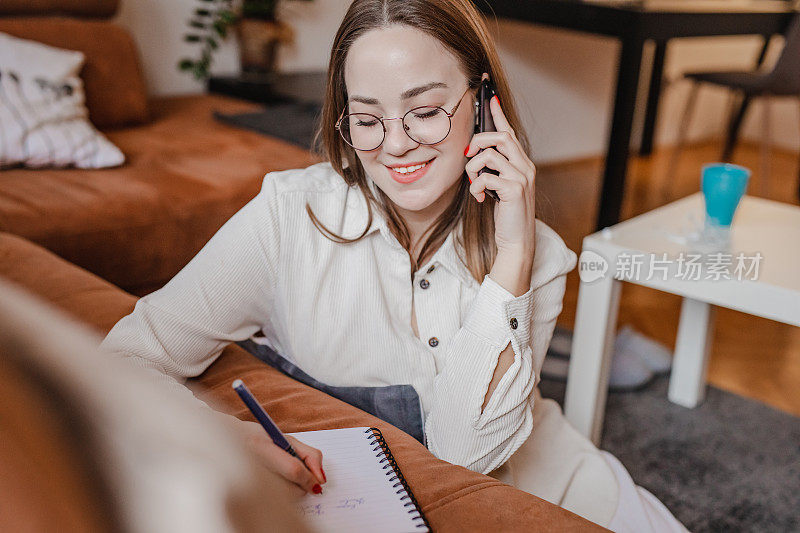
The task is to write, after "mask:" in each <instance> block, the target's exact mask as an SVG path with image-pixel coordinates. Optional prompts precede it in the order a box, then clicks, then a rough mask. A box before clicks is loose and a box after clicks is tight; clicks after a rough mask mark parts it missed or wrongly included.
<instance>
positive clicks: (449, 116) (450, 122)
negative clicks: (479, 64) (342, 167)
mask: <svg viewBox="0 0 800 533" xmlns="http://www.w3.org/2000/svg"><path fill="white" fill-rule="evenodd" d="M471 89H472V87H470V86H469V85H467V90H466V91H464V93H463V94H462V95H461V98H459V99H458V103H457V104H456V105H455V107H454V108H453V110H452V111H451V112H450V113H448V112H447V110H445V109H444V108H443V107H440V106H438V105H421V106H417V107H415V108H413V109H409V110H408V111H406V112H405V114H404V115H403V116H402V117H392V118H381V117H379V116H376V115H373V114H372V113H348V115H369V116H371V117H375V119H376V120H378V121H379V122H380V123H381V128H383V139H381V142H380V143H379V144H378V146H376V147H375V148H370V149H369V150H364V149H361V148H356V147H355V146H353V145H352V144H350V143H349V142H348V140H347V139H345V137H344V133H343V132H342V128H341V124H342V120H343V119H344V117H346V116H347V115H345V113H344V111H345V109H347V106H345V109H342V112H341V113H339V119H338V120H337V121H336V125H335V126H334V127H335V128H336V130H337V131H338V132H339V135H340V136H341V137H342V140H343V141H344V142H346V143H347V145H348V146H350V147H351V148H353V150H358V151H359V152H372V151H375V150H377V149H378V148H380V147H381V146H383V141H385V140H386V124H385V123H384V121H385V120H400V121H401V122H402V124H403V132H405V134H406V136H407V137H408V138H409V139H411V140H412V141H414V142H415V143H417V144H422V145H425V146H430V145H433V144H439V143H440V142H442V141H444V140H445V139H447V136H448V135H450V129H451V128H452V127H453V115H455V114H456V111H458V106H460V105H461V102H462V101H463V100H464V96H465V95H466V94H467V93H468V92H469V91H470V90H471ZM475 105H476V106H477V105H478V103H477V102H476V103H475ZM424 107H434V108H437V109H441V110H442V111H443V112H444V114H445V115H447V122H448V126H447V133H445V134H444V137H442V138H441V139H440V140H438V141H436V142H434V143H422V142H419V141H418V140H416V139H415V138H413V137H412V136H411V135H409V134H408V127H407V126H406V123H405V118H406V117H407V116H408V114H409V113H411V112H412V111H416V110H417V109H422V108H424Z"/></svg>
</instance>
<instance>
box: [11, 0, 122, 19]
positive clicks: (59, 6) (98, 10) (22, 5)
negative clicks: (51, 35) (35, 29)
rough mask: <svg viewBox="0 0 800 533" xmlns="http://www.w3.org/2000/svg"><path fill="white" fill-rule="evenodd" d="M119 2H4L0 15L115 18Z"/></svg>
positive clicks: (25, 0) (63, 0) (37, 0)
mask: <svg viewBox="0 0 800 533" xmlns="http://www.w3.org/2000/svg"><path fill="white" fill-rule="evenodd" d="M118 6H119V0H3V1H2V2H0V15H73V16H76V17H113V16H114V14H116V12H117V7H118Z"/></svg>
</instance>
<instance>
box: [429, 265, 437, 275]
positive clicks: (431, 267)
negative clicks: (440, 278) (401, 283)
mask: <svg viewBox="0 0 800 533" xmlns="http://www.w3.org/2000/svg"><path fill="white" fill-rule="evenodd" d="M434 268H436V265H431V266H430V268H429V269H428V272H427V273H428V274H430V273H431V272H433V269H434Z"/></svg>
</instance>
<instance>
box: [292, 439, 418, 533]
mask: <svg viewBox="0 0 800 533" xmlns="http://www.w3.org/2000/svg"><path fill="white" fill-rule="evenodd" d="M289 435H291V436H293V437H295V438H297V439H298V440H300V441H302V442H304V443H305V444H308V445H309V446H313V447H314V448H317V449H319V450H320V451H321V452H322V464H323V466H324V467H325V474H326V476H327V479H328V482H327V483H325V485H323V491H322V494H320V495H315V494H307V495H305V496H303V498H302V499H301V500H300V502H299V504H298V505H299V508H300V514H301V515H302V516H303V517H304V518H305V520H306V523H308V525H309V526H310V527H312V528H313V529H314V530H316V531H321V532H322V531H382V532H387V533H388V532H414V531H430V526H429V524H428V521H427V520H426V519H425V516H424V515H423V514H422V511H421V510H420V508H419V505H418V504H417V500H416V498H414V494H413V493H412V492H411V489H410V488H409V487H408V484H407V483H406V480H405V478H404V477H403V474H402V473H401V472H400V468H399V467H398V466H397V463H396V462H395V460H394V457H393V456H392V452H391V450H389V446H388V445H387V444H386V441H385V440H384V438H383V435H382V434H381V432H380V430H378V429H377V428H367V427H360V428H346V429H329V430H323V431H305V432H301V433H289Z"/></svg>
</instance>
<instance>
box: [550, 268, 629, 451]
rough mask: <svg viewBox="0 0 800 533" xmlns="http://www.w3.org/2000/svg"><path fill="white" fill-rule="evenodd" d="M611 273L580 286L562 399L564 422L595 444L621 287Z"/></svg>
mask: <svg viewBox="0 0 800 533" xmlns="http://www.w3.org/2000/svg"><path fill="white" fill-rule="evenodd" d="M610 274H611V273H608V275H607V277H603V278H600V279H599V280H596V281H593V282H591V283H583V282H582V283H581V286H580V290H579V292H578V309H577V314H576V317H575V332H574V334H573V337H572V354H571V355H570V364H569V373H568V374H567V392H566V396H565V398H564V414H565V415H566V417H567V420H568V421H569V422H570V423H571V424H572V426H573V427H574V428H575V429H577V430H578V431H579V432H580V433H581V434H582V435H585V436H586V437H588V438H589V439H591V441H592V442H594V444H595V445H599V444H600V436H601V432H602V429H603V415H604V412H605V407H606V396H607V394H608V374H609V370H610V369H611V356H612V350H613V347H614V339H615V336H616V335H615V331H616V326H617V311H618V310H619V294H620V288H621V285H620V282H619V281H618V280H616V279H614V277H613V276H612V275H610Z"/></svg>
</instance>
